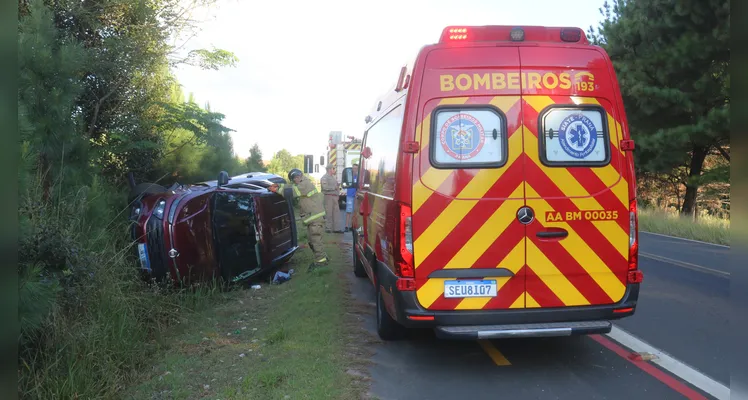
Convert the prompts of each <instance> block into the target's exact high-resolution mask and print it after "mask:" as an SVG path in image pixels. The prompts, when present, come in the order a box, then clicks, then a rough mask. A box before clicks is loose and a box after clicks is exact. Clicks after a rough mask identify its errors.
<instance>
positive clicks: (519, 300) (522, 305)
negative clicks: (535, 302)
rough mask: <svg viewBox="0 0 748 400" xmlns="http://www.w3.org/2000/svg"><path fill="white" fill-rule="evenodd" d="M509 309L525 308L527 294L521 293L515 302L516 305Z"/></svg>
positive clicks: (513, 304)
mask: <svg viewBox="0 0 748 400" xmlns="http://www.w3.org/2000/svg"><path fill="white" fill-rule="evenodd" d="M509 308H525V294H524V293H520V295H519V296H517V300H514V303H512V305H511V306H509Z"/></svg>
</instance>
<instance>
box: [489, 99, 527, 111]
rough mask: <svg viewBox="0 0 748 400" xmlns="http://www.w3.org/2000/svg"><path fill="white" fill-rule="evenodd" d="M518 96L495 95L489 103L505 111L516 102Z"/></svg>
mask: <svg viewBox="0 0 748 400" xmlns="http://www.w3.org/2000/svg"><path fill="white" fill-rule="evenodd" d="M520 98H521V97H520V96H496V97H494V98H493V99H491V101H490V102H489V104H491V105H492V106H494V107H496V108H498V109H499V110H501V111H503V112H505V113H506V112H507V111H509V110H510V109H511V108H512V107H514V105H515V104H517V102H518V101H519V100H520Z"/></svg>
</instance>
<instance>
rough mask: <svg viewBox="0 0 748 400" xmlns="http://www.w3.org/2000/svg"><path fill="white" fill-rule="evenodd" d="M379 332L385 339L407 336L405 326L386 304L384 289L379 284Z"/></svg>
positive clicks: (397, 338)
mask: <svg viewBox="0 0 748 400" xmlns="http://www.w3.org/2000/svg"><path fill="white" fill-rule="evenodd" d="M377 334H378V335H379V338H380V339H382V340H385V341H393V340H400V339H402V338H404V337H405V334H406V330H405V327H404V326H402V325H400V324H399V323H398V322H397V321H395V320H394V319H393V318H392V317H391V316H390V314H389V313H388V312H387V308H386V307H385V306H384V298H383V297H382V291H381V290H380V288H379V285H378V284H377Z"/></svg>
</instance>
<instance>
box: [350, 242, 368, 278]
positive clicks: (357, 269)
mask: <svg viewBox="0 0 748 400" xmlns="http://www.w3.org/2000/svg"><path fill="white" fill-rule="evenodd" d="M352 249H353V275H356V277H358V278H366V269H364V263H363V262H362V261H361V260H360V259H359V258H358V253H357V252H356V241H355V240H354V242H353V247H352Z"/></svg>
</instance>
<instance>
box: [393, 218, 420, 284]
mask: <svg viewBox="0 0 748 400" xmlns="http://www.w3.org/2000/svg"><path fill="white" fill-rule="evenodd" d="M398 207H399V210H398V215H399V217H400V220H399V224H398V232H396V235H395V237H397V238H398V241H399V243H398V247H399V251H398V257H397V262H396V264H395V265H396V266H397V268H396V269H397V270H396V271H395V272H396V273H397V276H398V277H399V278H400V279H398V280H397V288H398V289H399V290H415V288H416V285H415V281H414V280H413V278H415V268H414V267H413V218H412V214H411V208H410V207H409V206H407V205H405V204H399V205H398Z"/></svg>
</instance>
